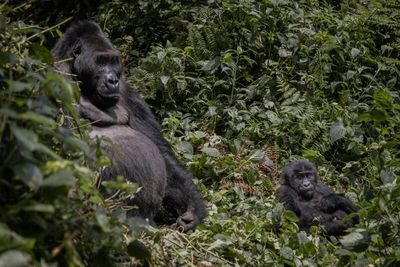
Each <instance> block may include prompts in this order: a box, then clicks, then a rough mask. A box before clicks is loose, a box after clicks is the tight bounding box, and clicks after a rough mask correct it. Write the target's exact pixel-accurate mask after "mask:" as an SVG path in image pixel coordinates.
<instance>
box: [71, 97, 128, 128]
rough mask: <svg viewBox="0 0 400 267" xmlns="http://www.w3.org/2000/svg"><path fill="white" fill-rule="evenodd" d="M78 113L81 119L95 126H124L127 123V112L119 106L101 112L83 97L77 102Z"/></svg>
mask: <svg viewBox="0 0 400 267" xmlns="http://www.w3.org/2000/svg"><path fill="white" fill-rule="evenodd" d="M78 112H79V116H80V117H81V118H84V119H87V120H89V121H91V122H92V124H93V125H95V126H110V125H126V124H127V123H128V112H127V111H126V110H125V109H124V108H123V107H122V106H121V105H120V104H117V105H115V106H112V107H110V108H108V109H107V110H105V111H103V110H101V109H99V108H98V107H96V106H95V105H94V104H93V103H92V102H90V101H89V100H88V99H86V98H85V97H84V96H82V97H81V99H80V101H79V106H78Z"/></svg>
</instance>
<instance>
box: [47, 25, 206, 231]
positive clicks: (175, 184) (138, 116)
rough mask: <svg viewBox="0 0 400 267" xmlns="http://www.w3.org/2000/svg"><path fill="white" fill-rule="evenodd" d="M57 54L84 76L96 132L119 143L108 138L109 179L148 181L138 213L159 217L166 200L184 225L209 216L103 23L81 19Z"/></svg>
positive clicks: (86, 106)
mask: <svg viewBox="0 0 400 267" xmlns="http://www.w3.org/2000/svg"><path fill="white" fill-rule="evenodd" d="M53 55H54V58H55V60H56V61H59V62H60V63H59V64H58V66H57V67H58V69H59V70H60V71H62V72H64V73H66V74H72V77H73V79H74V80H77V81H79V82H80V84H79V87H80V90H81V101H80V105H79V114H80V116H81V117H83V118H85V119H88V120H90V121H91V122H92V124H93V130H92V132H91V135H92V136H105V137H107V138H108V139H110V140H111V141H112V143H113V144H112V145H110V144H107V143H105V142H103V147H104V148H105V149H106V151H107V152H108V154H109V155H110V157H111V159H112V162H113V164H112V166H111V167H109V168H108V169H106V170H105V171H104V172H103V173H102V176H103V179H113V178H115V177H116V176H117V175H123V176H124V177H125V178H126V179H128V180H130V181H134V182H137V183H138V184H139V185H140V186H142V190H141V191H140V192H139V193H138V194H136V195H135V197H134V198H133V201H132V203H130V204H135V205H137V206H138V207H139V209H138V210H137V211H136V212H134V213H133V214H132V215H134V216H136V215H138V216H141V217H144V218H148V219H149V220H150V221H151V222H153V220H154V217H155V215H156V213H157V212H158V211H159V209H160V207H161V206H164V208H165V209H166V210H167V211H168V212H169V213H171V214H172V215H173V216H174V217H175V218H176V222H175V223H176V226H178V227H181V228H182V229H183V230H184V231H187V230H190V229H193V228H194V227H195V226H196V225H197V224H199V223H200V222H201V221H202V219H203V218H204V217H205V216H206V209H205V204H204V201H203V199H202V195H201V193H200V192H199V190H198V188H197V187H196V185H195V184H194V183H193V181H192V177H191V175H190V173H189V172H188V171H187V170H186V169H184V168H183V167H182V166H181V165H180V164H179V163H178V161H177V159H176V158H175V156H174V154H173V152H172V150H171V147H170V145H169V143H168V142H167V141H166V140H165V139H164V138H163V136H162V133H161V128H160V125H159V124H158V122H157V121H156V119H155V118H154V116H153V114H152V113H151V111H150V109H149V106H148V105H147V104H146V102H145V101H144V100H143V99H142V98H141V97H140V96H139V94H137V93H136V92H134V91H133V89H132V88H131V87H129V85H128V84H127V83H125V82H124V81H123V80H122V79H121V74H122V66H121V60H120V55H119V52H118V51H117V50H116V49H115V48H114V46H113V45H112V43H111V42H110V40H109V39H107V37H106V36H105V35H104V33H103V32H102V30H101V29H100V27H99V26H98V25H97V24H96V23H94V22H91V21H81V22H77V23H75V24H74V25H72V26H71V27H70V28H69V29H67V31H66V32H65V34H64V36H63V37H62V38H61V40H59V41H58V43H57V44H56V46H55V47H54V49H53ZM68 59H70V60H68Z"/></svg>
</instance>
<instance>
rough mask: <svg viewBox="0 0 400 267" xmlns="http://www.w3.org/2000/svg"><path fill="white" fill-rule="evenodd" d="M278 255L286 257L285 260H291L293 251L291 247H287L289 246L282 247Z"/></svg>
mask: <svg viewBox="0 0 400 267" xmlns="http://www.w3.org/2000/svg"><path fill="white" fill-rule="evenodd" d="M279 255H280V256H281V257H282V258H284V259H286V260H293V257H294V252H293V249H291V248H289V247H283V248H282V249H281V250H280V251H279Z"/></svg>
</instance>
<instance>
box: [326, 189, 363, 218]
mask: <svg viewBox="0 0 400 267" xmlns="http://www.w3.org/2000/svg"><path fill="white" fill-rule="evenodd" d="M320 209H321V210H322V211H323V212H326V213H333V212H335V211H337V210H343V211H345V212H346V213H348V214H349V213H352V212H356V211H357V210H358V208H357V207H356V206H355V205H354V204H353V202H351V201H350V200H348V199H347V198H346V197H344V196H341V195H338V194H335V193H332V194H329V195H327V196H325V197H323V198H322V199H321V202H320Z"/></svg>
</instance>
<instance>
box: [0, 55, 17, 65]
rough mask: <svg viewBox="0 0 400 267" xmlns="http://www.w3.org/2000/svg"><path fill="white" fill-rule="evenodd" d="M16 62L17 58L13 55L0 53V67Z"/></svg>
mask: <svg viewBox="0 0 400 267" xmlns="http://www.w3.org/2000/svg"><path fill="white" fill-rule="evenodd" d="M17 61H18V58H17V56H16V55H14V54H13V53H10V52H3V51H0V67H3V66H4V65H6V64H11V65H12V64H15V63H17Z"/></svg>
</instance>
